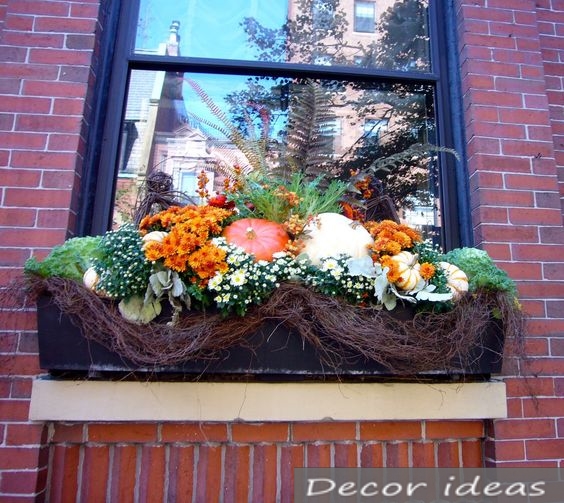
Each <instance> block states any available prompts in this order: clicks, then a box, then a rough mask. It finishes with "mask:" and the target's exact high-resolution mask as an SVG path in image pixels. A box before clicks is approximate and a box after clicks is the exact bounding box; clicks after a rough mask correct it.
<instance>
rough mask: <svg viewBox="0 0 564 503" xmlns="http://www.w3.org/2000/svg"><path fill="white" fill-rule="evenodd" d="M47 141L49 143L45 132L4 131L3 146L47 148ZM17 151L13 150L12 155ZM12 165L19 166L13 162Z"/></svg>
mask: <svg viewBox="0 0 564 503" xmlns="http://www.w3.org/2000/svg"><path fill="white" fill-rule="evenodd" d="M46 143H47V135H46V134H44V133H35V132H30V133H22V132H17V133H9V132H3V133H2V147H3V148H15V149H18V148H22V149H30V150H32V149H41V148H45V145H46ZM16 153H17V152H13V153H12V157H13V156H14V155H15V154H16ZM12 166H13V167H17V166H14V165H13V164H12Z"/></svg>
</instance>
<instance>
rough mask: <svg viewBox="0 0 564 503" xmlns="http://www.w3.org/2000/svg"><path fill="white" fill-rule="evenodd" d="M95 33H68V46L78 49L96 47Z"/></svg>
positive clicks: (68, 47)
mask: <svg viewBox="0 0 564 503" xmlns="http://www.w3.org/2000/svg"><path fill="white" fill-rule="evenodd" d="M94 42H95V38H94V35H67V36H66V48H67V49H76V50H79V51H81V50H86V49H93V48H94Z"/></svg>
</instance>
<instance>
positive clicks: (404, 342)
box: [30, 278, 523, 374]
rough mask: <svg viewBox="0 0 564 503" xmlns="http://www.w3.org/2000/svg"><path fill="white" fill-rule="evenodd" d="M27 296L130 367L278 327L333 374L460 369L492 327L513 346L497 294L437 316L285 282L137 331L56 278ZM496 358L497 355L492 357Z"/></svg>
mask: <svg viewBox="0 0 564 503" xmlns="http://www.w3.org/2000/svg"><path fill="white" fill-rule="evenodd" d="M30 283H31V285H32V291H33V292H34V295H35V296H37V295H41V294H48V295H50V296H51V297H52V301H53V302H54V303H55V304H56V305H57V307H58V308H59V309H60V311H61V312H62V313H64V314H65V315H67V316H69V317H70V319H71V320H72V321H73V323H74V324H76V325H77V326H78V327H79V328H80V330H81V332H82V334H83V336H84V337H86V338H87V339H90V340H93V341H96V342H98V343H100V344H102V345H104V346H105V347H107V348H108V349H110V350H112V351H115V352H116V353H118V354H119V355H121V356H122V357H124V358H126V359H128V360H130V361H131V362H133V363H135V364H138V365H151V366H172V365H176V364H180V363H182V362H186V361H190V360H193V359H214V358H217V355H218V353H219V352H221V351H223V350H226V349H229V348H231V347H233V346H236V345H245V344H247V343H248V337H249V335H251V334H253V333H255V332H256V331H257V330H258V329H259V327H261V326H262V325H263V324H264V323H266V322H274V324H276V325H284V326H285V327H286V329H290V330H291V331H292V332H294V333H295V334H296V335H297V336H299V337H301V338H302V340H303V341H304V343H307V344H311V345H312V346H313V347H314V348H315V349H316V351H317V353H318V355H319V357H320V359H321V360H322V361H323V362H324V363H325V364H328V365H330V366H332V367H333V368H338V367H339V366H340V365H341V364H342V363H343V362H346V360H347V358H348V357H349V356H350V355H361V356H363V357H364V358H365V359H366V360H368V361H373V362H377V363H378V364H380V365H382V366H383V367H385V368H387V369H389V371H390V373H392V374H393V373H398V374H399V373H408V374H415V373H422V372H426V371H431V370H433V371H435V370H440V371H449V370H451V371H452V370H460V369H461V368H465V366H466V365H468V364H470V363H472V362H471V361H469V359H471V358H476V357H477V356H476V355H477V353H476V348H480V347H481V345H482V337H483V336H484V334H485V333H486V331H487V330H488V329H489V328H491V324H492V323H496V320H495V319H493V318H492V313H493V312H496V313H497V314H498V319H497V323H499V324H501V325H502V328H503V331H504V333H505V336H506V338H507V337H510V338H513V339H520V337H521V335H522V330H523V319H522V316H521V314H520V313H521V312H520V311H519V310H518V309H517V308H516V307H515V306H514V305H510V304H509V303H508V301H507V299H506V297H505V296H504V295H502V294H495V293H488V292H479V293H475V294H472V295H467V296H465V297H464V298H463V299H461V300H460V301H459V302H457V303H456V305H455V307H454V308H453V309H452V310H450V311H448V312H443V313H430V312H421V313H415V312H414V311H412V310H401V309H400V310H394V311H391V312H388V311H385V310H381V309H377V308H375V307H358V306H352V305H350V304H345V303H343V302H341V301H339V300H338V299H336V298H333V297H328V296H324V295H321V294H318V293H316V292H313V291H312V290H310V289H307V288H305V287H304V286H302V285H299V284H293V283H285V284H282V285H281V286H280V288H278V289H277V290H275V291H274V293H273V294H272V296H271V297H270V298H269V299H268V300H267V301H266V302H265V303H264V304H262V305H260V306H255V307H254V308H252V309H250V310H249V312H248V313H247V314H246V315H245V316H244V317H237V316H230V317H228V318H227V319H226V318H225V317H223V316H221V315H220V314H218V313H207V312H199V311H193V312H189V313H187V314H185V315H182V316H181V317H180V319H179V321H178V323H177V324H175V325H174V326H171V325H170V324H167V323H166V322H161V323H156V322H153V323H149V324H146V325H139V324H135V323H131V322H128V321H126V320H125V319H123V317H122V316H121V315H120V313H119V311H118V309H117V306H116V303H114V302H111V301H109V300H107V299H103V298H100V297H98V296H97V295H95V294H94V293H92V292H91V291H89V290H87V289H85V288H84V287H83V286H82V285H80V284H78V283H76V282H74V281H72V280H67V279H63V278H47V279H42V278H31V279H30ZM500 357H501V355H500Z"/></svg>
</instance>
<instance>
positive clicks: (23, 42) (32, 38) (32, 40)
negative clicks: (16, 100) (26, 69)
mask: <svg viewBox="0 0 564 503" xmlns="http://www.w3.org/2000/svg"><path fill="white" fill-rule="evenodd" d="M2 41H3V43H4V44H6V45H12V46H16V47H54V48H62V47H63V44H64V41H65V37H64V35H61V34H44V33H33V32H16V31H5V32H4V33H3V37H2ZM32 94H33V93H32ZM45 96H47V95H45Z"/></svg>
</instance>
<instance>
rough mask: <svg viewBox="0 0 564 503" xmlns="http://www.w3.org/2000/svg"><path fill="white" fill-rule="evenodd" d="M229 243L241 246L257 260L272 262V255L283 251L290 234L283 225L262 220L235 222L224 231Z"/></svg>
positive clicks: (243, 219) (252, 219) (248, 219)
mask: <svg viewBox="0 0 564 503" xmlns="http://www.w3.org/2000/svg"><path fill="white" fill-rule="evenodd" d="M223 237H224V238H225V239H226V240H227V242H228V243H231V244H234V245H237V246H240V247H241V248H243V249H244V250H245V251H246V252H247V253H250V254H252V255H254V256H255V259H256V260H267V261H271V260H272V255H273V254H274V253H276V252H280V251H283V250H284V248H285V247H286V244H287V243H288V239H289V237H288V233H287V232H286V231H285V230H284V227H282V225H280V224H278V223H276V222H272V221H270V220H264V219H262V218H242V219H241V220H235V222H233V223H232V224H230V225H228V226H227V227H226V228H225V229H224V230H223Z"/></svg>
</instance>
